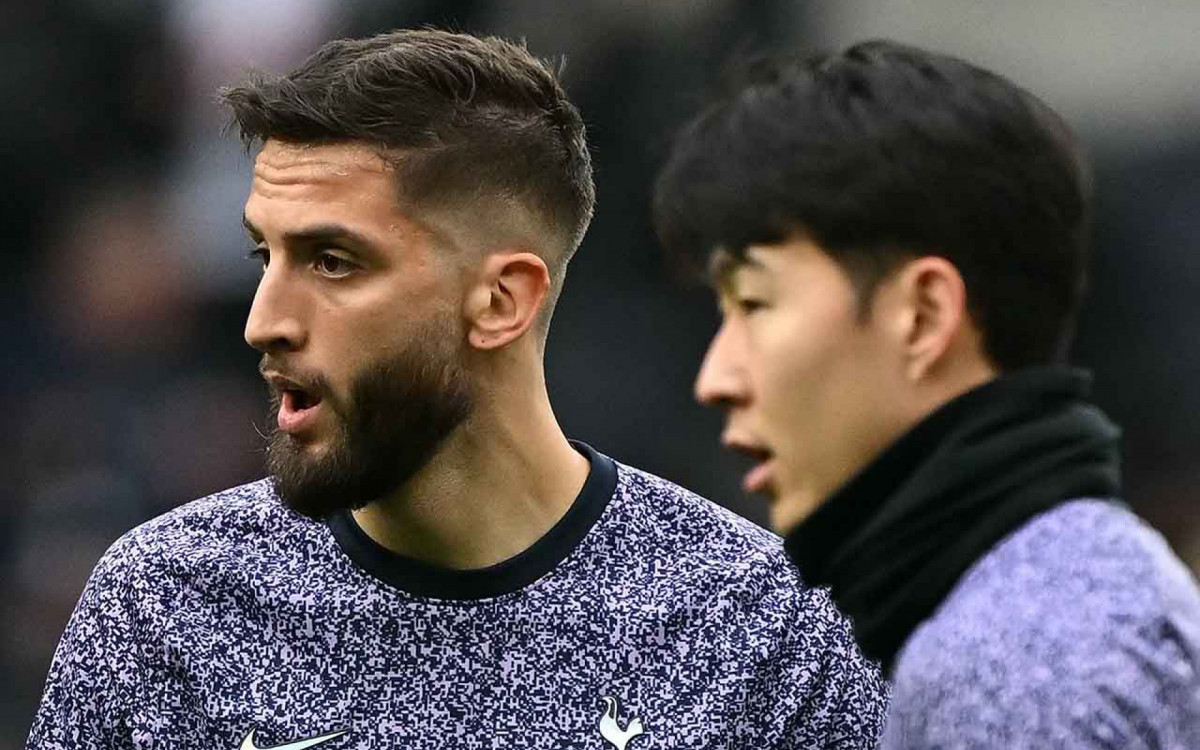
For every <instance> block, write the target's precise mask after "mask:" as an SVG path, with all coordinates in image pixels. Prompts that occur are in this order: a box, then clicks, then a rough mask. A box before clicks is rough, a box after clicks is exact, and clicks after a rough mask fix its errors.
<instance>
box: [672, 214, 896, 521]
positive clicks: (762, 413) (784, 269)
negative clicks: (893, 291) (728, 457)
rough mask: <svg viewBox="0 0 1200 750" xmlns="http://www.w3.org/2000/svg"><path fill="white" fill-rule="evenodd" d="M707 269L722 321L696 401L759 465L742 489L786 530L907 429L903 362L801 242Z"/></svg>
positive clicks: (849, 289)
mask: <svg viewBox="0 0 1200 750" xmlns="http://www.w3.org/2000/svg"><path fill="white" fill-rule="evenodd" d="M714 268H715V277H716V278H715V280H716V285H717V291H718V297H719V301H720V306H721V311H722V315H723V320H722V323H721V327H720V329H719V330H718V332H717V334H716V336H715V337H714V338H713V340H712V342H711V344H710V345H709V349H708V353H707V354H706V356H705V359H704V363H703V365H702V366H701V369H700V373H699V375H698V377H697V380H696V386H695V391H696V397H697V398H698V400H700V401H701V402H702V403H704V404H707V405H711V406H717V407H720V408H722V409H724V410H725V412H726V426H725V431H724V434H723V436H722V441H723V442H724V443H725V445H726V446H727V447H729V448H731V449H735V450H739V451H742V452H744V453H747V454H749V455H751V456H753V457H754V458H755V459H756V460H757V465H756V466H755V467H754V468H753V469H751V470H750V471H749V473H747V474H746V476H745V477H744V479H743V487H744V489H746V490H747V491H749V492H761V493H764V494H766V495H767V496H769V497H770V499H771V522H772V525H773V526H774V527H775V529H776V530H777V531H779V532H781V533H787V532H788V531H790V530H791V529H792V528H794V527H795V526H796V525H797V524H798V523H800V522H801V521H802V520H803V519H804V518H805V517H807V516H808V515H809V514H810V513H812V512H813V511H814V510H815V509H816V508H817V507H818V506H819V505H820V504H821V502H823V501H824V500H825V499H826V498H827V497H828V496H829V495H830V494H831V493H833V492H834V491H835V490H836V489H837V488H838V487H840V486H841V485H842V484H843V483H845V482H846V481H847V480H848V479H850V478H851V476H853V474H854V473H856V472H857V471H858V470H859V469H861V468H862V467H863V466H864V465H865V464H866V463H867V462H868V461H870V460H871V458H873V457H874V456H875V455H876V454H878V453H879V452H880V451H881V450H882V449H883V448H884V447H885V446H886V445H888V444H889V443H890V442H891V441H893V440H894V439H895V438H896V437H898V436H899V434H900V433H901V432H902V431H903V430H904V429H905V428H906V427H907V426H908V425H909V424H910V423H911V419H910V417H909V416H908V412H909V411H911V410H910V409H908V408H906V407H905V405H903V404H900V403H897V401H898V400H903V399H904V398H906V397H907V396H906V393H907V390H906V389H907V388H908V385H907V384H906V382H905V379H904V369H903V361H902V357H901V356H900V352H899V351H898V347H897V346H896V341H895V339H896V336H895V335H894V333H895V332H894V331H888V330H887V325H888V323H887V321H886V320H881V317H880V316H877V315H873V314H871V311H870V309H867V310H866V311H865V312H864V310H863V308H862V307H861V306H860V304H859V295H858V293H857V290H856V289H855V287H854V285H853V284H852V282H851V280H850V277H849V276H848V275H847V274H846V272H845V270H844V269H843V268H842V267H841V266H839V265H838V264H837V263H836V262H834V260H833V259H832V258H831V257H830V256H829V255H828V254H826V253H825V252H823V251H822V250H821V249H820V247H819V246H817V245H816V244H815V243H813V242H812V241H810V240H808V239H804V238H793V239H790V240H788V241H786V242H783V243H780V244H776V245H758V246H751V247H749V248H747V249H746V252H745V254H744V256H741V257H737V258H734V257H732V256H727V255H726V256H722V255H718V256H717V257H716V258H715V264H714ZM883 286H886V284H884V285H883ZM876 294H877V295H878V294H879V290H876Z"/></svg>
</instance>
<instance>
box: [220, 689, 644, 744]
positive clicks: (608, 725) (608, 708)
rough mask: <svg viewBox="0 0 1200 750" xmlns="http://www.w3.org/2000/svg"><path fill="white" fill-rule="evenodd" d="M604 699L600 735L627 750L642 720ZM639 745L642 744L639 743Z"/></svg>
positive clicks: (609, 697) (641, 732) (610, 700)
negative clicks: (624, 717)
mask: <svg viewBox="0 0 1200 750" xmlns="http://www.w3.org/2000/svg"><path fill="white" fill-rule="evenodd" d="M602 700H603V701H604V703H605V708H604V715H603V716H601V717H600V736H601V737H603V738H604V739H605V740H607V741H608V744H610V745H612V746H613V747H615V748H617V750H625V746H626V745H628V744H629V741H630V740H632V739H633V738H634V737H637V736H638V735H639V734H644V733H645V730H644V729H642V720H641V719H640V718H636V717H635V718H634V719H632V720H630V722H629V725H628V726H626V727H625V728H624V729H622V728H621V725H620V724H618V723H617V706H618V703H617V699H616V698H613V697H611V696H608V695H606V696H604V698H603V699H602ZM639 747H641V746H640V745H639ZM243 750H244V749H243Z"/></svg>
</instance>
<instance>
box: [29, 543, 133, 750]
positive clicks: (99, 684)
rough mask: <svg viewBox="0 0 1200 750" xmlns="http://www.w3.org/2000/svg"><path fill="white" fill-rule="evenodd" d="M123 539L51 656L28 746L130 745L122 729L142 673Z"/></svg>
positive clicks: (47, 749)
mask: <svg viewBox="0 0 1200 750" xmlns="http://www.w3.org/2000/svg"><path fill="white" fill-rule="evenodd" d="M127 542H128V540H127V539H122V540H120V541H118V542H117V543H116V544H114V545H113V547H112V548H110V549H109V551H108V552H106V553H105V555H104V557H102V558H101V560H100V562H99V563H98V564H97V565H96V568H95V569H94V570H93V571H92V575H91V577H90V578H89V580H88V583H87V586H86V587H85V588H84V591H83V594H82V596H81V597H80V599H79V603H78V604H77V605H76V607H75V612H74V613H73V614H72V615H71V619H70V621H69V622H68V624H67V628H66V630H65V631H64V632H63V636H62V639H61V640H60V641H59V644H58V648H57V650H56V651H55V653H54V660H53V662H52V663H51V666H50V672H49V675H48V676H47V678H46V687H45V691H44V693H43V695H42V701H41V704H40V706H39V707H38V712H37V715H36V716H35V717H34V721H33V728H32V730H31V732H30V735H29V741H28V743H27V744H26V750H59V749H60V748H61V749H62V750H67V749H68V748H69V749H70V750H92V749H93V748H95V750H101V749H102V748H103V749H104V750H121V749H122V748H132V747H133V744H132V739H131V738H130V737H128V736H127V735H126V733H124V732H123V728H124V727H125V725H126V721H125V719H126V717H127V716H128V711H129V709H130V707H131V706H133V705H134V699H135V696H136V694H137V693H138V690H139V685H140V684H141V682H142V680H143V679H144V673H143V669H142V667H141V665H140V663H139V659H138V645H137V644H138V633H137V625H136V622H135V619H134V607H133V597H132V593H133V592H134V591H135V589H136V585H135V584H136V579H135V578H134V577H133V576H132V575H131V571H130V570H129V568H130V567H131V566H130V565H129V560H128V556H127V554H128V550H129V549H130V546H131V545H129V544H128V543H127Z"/></svg>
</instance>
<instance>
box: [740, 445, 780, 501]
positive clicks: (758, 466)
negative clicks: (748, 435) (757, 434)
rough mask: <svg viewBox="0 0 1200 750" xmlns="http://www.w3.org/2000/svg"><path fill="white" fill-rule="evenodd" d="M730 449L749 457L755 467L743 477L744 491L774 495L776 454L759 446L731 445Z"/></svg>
mask: <svg viewBox="0 0 1200 750" xmlns="http://www.w3.org/2000/svg"><path fill="white" fill-rule="evenodd" d="M729 447H730V448H731V449H733V450H735V451H737V452H738V453H741V454H742V455H744V456H746V457H748V458H749V459H750V460H751V461H752V462H753V464H754V465H753V467H752V468H751V469H750V470H749V471H748V472H746V474H745V476H743V477H742V489H743V490H745V491H746V492H765V493H768V494H772V493H773V490H774V482H775V473H774V465H775V464H774V460H775V454H774V453H773V452H771V451H770V450H769V449H767V448H765V447H762V446H759V445H747V444H744V443H730V444H729Z"/></svg>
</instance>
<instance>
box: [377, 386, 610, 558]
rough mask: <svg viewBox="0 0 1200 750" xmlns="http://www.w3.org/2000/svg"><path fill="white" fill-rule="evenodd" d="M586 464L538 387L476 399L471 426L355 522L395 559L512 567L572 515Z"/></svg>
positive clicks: (493, 391)
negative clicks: (507, 564) (509, 561)
mask: <svg viewBox="0 0 1200 750" xmlns="http://www.w3.org/2000/svg"><path fill="white" fill-rule="evenodd" d="M587 475H588V461H587V459H586V458H584V457H583V456H582V455H580V454H579V453H578V452H577V451H576V450H575V449H574V448H572V447H571V445H570V443H568V442H567V439H566V436H565V435H563V432H562V430H561V428H560V427H559V425H558V422H557V421H556V420H555V418H554V413H553V411H552V410H551V408H550V399H549V397H548V395H547V393H546V386H545V380H544V378H543V377H542V375H541V370H540V367H539V368H538V371H537V377H536V378H533V379H529V378H524V379H521V380H520V381H517V384H516V385H513V383H511V382H510V383H508V384H505V383H504V382H503V381H501V384H500V385H499V386H494V387H492V388H490V389H488V390H487V391H485V392H481V393H479V394H478V397H477V401H476V404H475V410H474V412H473V413H472V415H471V417H470V418H468V420H467V421H466V422H465V423H464V424H462V425H461V426H460V427H459V428H458V429H457V430H455V432H454V433H452V434H451V435H450V437H448V438H447V439H446V441H445V442H444V443H443V445H442V447H441V448H440V449H439V450H438V452H437V454H436V455H435V456H434V457H433V459H431V460H430V461H429V463H428V464H426V465H425V467H424V468H423V469H422V470H421V471H419V472H418V473H417V474H416V475H415V476H414V477H413V478H412V479H411V480H409V481H408V482H407V483H406V484H405V485H404V486H403V487H402V488H400V489H399V490H398V491H397V492H394V493H392V494H391V495H389V496H388V497H386V498H384V499H382V500H379V501H376V502H374V503H371V504H370V505H368V506H367V507H365V508H362V509H360V510H357V511H355V512H354V519H355V521H357V523H358V525H359V526H360V527H361V528H362V530H363V531H364V532H366V533H367V535H368V536H370V537H371V538H372V539H374V540H375V541H376V542H377V543H378V544H380V545H382V546H383V547H386V548H387V549H389V550H391V551H392V552H396V553H398V554H401V555H404V556H406V557H410V558H414V559H417V560H421V561H423V562H427V563H430V564H433V565H438V566H441V567H445V568H451V569H456V570H470V569H477V568H485V567H488V566H491V565H495V564H497V563H500V562H503V561H504V560H507V559H509V558H511V557H513V556H515V555H517V554H519V553H520V552H522V551H523V550H525V549H527V548H528V547H529V546H531V545H532V544H533V543H534V542H536V541H537V540H538V539H540V538H541V537H542V536H543V535H544V534H545V533H546V532H547V531H549V530H550V528H551V527H552V526H553V525H554V524H555V523H556V522H557V521H558V520H559V519H560V518H562V516H563V515H564V514H565V513H566V512H567V510H568V509H569V508H570V507H571V504H572V502H574V500H575V497H576V496H577V495H578V494H579V491H580V490H581V489H582V487H583V484H584V482H585V481H586V479H587Z"/></svg>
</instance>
